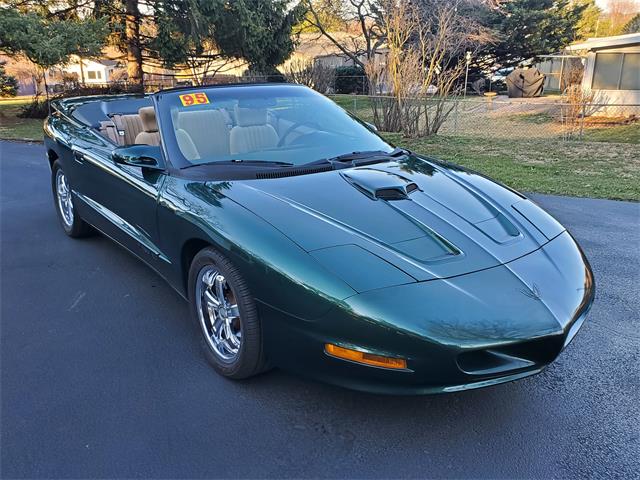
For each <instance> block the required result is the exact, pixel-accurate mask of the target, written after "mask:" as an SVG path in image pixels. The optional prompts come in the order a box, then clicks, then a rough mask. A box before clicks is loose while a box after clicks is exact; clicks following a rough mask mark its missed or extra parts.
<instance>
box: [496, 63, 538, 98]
mask: <svg viewBox="0 0 640 480" xmlns="http://www.w3.org/2000/svg"><path fill="white" fill-rule="evenodd" d="M544 78H545V77H544V73H542V72H540V70H538V69H537V68H516V69H515V70H514V71H513V72H511V73H510V74H509V75H507V79H506V83H507V94H508V95H509V98H531V97H539V96H541V95H542V91H543V90H544Z"/></svg>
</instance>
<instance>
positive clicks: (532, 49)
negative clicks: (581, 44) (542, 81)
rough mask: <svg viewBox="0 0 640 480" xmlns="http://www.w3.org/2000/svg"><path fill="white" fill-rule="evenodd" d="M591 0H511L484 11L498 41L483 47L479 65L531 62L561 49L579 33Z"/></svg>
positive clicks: (484, 19)
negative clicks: (572, 0)
mask: <svg viewBox="0 0 640 480" xmlns="http://www.w3.org/2000/svg"><path fill="white" fill-rule="evenodd" d="M588 6H589V2H570V1H569V0H508V1H506V2H504V3H501V4H500V8H498V9H487V10H485V11H484V12H483V14H482V17H483V18H482V20H483V23H484V24H485V25H487V26H488V27H490V28H491V29H492V30H493V31H494V35H495V41H494V42H493V43H491V44H489V45H487V47H486V48H485V49H484V51H483V53H484V56H483V58H482V60H481V61H480V62H479V63H480V66H487V65H492V64H499V65H500V66H501V67H503V68H504V67H511V66H517V65H518V64H531V63H533V62H535V61H536V60H537V58H538V57H540V56H542V55H546V54H551V53H555V52H558V51H560V50H561V49H562V48H564V47H565V46H567V45H569V44H570V43H571V42H573V41H575V40H576V39H577V37H578V28H579V24H580V21H581V20H582V16H583V13H584V11H585V10H586V9H587V7H588Z"/></svg>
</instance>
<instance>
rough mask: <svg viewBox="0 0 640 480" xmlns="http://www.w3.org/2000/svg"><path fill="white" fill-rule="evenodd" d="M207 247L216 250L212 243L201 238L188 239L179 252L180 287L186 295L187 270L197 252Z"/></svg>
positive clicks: (187, 286) (187, 287) (187, 288)
mask: <svg viewBox="0 0 640 480" xmlns="http://www.w3.org/2000/svg"><path fill="white" fill-rule="evenodd" d="M207 247H213V248H216V246H215V245H214V244H213V242H212V241H210V240H205V239H203V238H201V237H193V238H190V239H188V240H186V241H185V242H184V243H183V245H182V248H181V250H180V274H181V287H182V288H183V291H184V292H185V293H186V294H187V295H188V292H189V269H190V268H191V262H193V259H194V258H195V256H196V255H197V254H198V252H200V251H202V250H203V249H205V248H207Z"/></svg>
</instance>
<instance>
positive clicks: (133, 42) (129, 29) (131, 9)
mask: <svg viewBox="0 0 640 480" xmlns="http://www.w3.org/2000/svg"><path fill="white" fill-rule="evenodd" d="M125 9H126V12H125V15H126V17H125V38H126V45H127V75H128V77H129V84H130V85H131V86H132V87H133V89H134V90H139V91H142V90H144V78H143V73H142V49H141V48H140V11H139V10H138V0H126V3H125Z"/></svg>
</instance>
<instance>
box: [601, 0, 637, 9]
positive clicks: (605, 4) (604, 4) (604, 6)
mask: <svg viewBox="0 0 640 480" xmlns="http://www.w3.org/2000/svg"><path fill="white" fill-rule="evenodd" d="M610 1H611V0H596V4H597V5H598V6H599V7H600V8H602V9H604V10H607V9H608V7H609V3H610ZM635 2H636V4H637V5H638V8H640V0H635Z"/></svg>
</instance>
